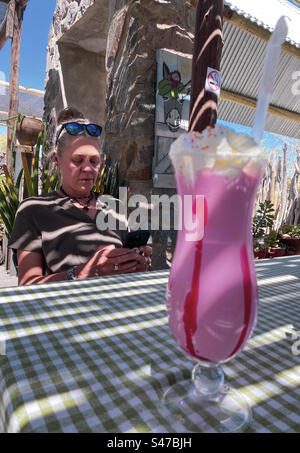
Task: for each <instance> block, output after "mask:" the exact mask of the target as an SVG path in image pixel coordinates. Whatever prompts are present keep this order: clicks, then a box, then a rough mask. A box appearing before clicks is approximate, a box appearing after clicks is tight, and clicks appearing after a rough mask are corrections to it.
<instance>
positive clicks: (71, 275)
mask: <svg viewBox="0 0 300 453" xmlns="http://www.w3.org/2000/svg"><path fill="white" fill-rule="evenodd" d="M76 267H77V266H73V267H71V269H69V270H68V271H67V280H77V277H76V275H75V272H74V271H75V269H76Z"/></svg>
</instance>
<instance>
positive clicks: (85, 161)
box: [55, 135, 100, 195]
mask: <svg viewBox="0 0 300 453" xmlns="http://www.w3.org/2000/svg"><path fill="white" fill-rule="evenodd" d="M55 162H56V163H57V165H58V166H59V168H60V171H61V176H62V179H63V186H64V190H65V191H66V192H68V191H69V192H70V193H71V194H75V193H77V194H78V195H83V194H87V193H89V192H90V191H91V190H92V188H93V186H94V184H95V181H96V178H97V175H98V173H99V169H100V150H99V142H98V140H96V139H95V138H92V137H86V136H83V135H80V136H76V137H71V136H68V137H67V140H66V146H65V147H64V150H63V152H62V155H61V156H58V155H57V154H55Z"/></svg>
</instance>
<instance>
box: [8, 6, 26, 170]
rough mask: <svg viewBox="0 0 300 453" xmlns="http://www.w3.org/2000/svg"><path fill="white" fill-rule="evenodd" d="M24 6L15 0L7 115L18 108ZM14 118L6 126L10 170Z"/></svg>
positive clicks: (13, 113) (15, 113)
mask: <svg viewBox="0 0 300 453" xmlns="http://www.w3.org/2000/svg"><path fill="white" fill-rule="evenodd" d="M12 1H13V2H15V0H12ZM24 10H25V6H24V5H23V3H22V2H19V1H18V2H16V7H15V13H14V25H13V37H12V44H11V59H10V90H9V106H8V117H9V118H10V117H13V116H16V115H17V114H18V109H19V72H20V45H21V32H22V22H23V14H24ZM14 123H15V121H14V120H11V121H9V123H8V127H7V149H6V163H7V166H8V168H9V169H10V170H11V164H12V156H11V152H10V148H11V144H12V139H13V127H14Z"/></svg>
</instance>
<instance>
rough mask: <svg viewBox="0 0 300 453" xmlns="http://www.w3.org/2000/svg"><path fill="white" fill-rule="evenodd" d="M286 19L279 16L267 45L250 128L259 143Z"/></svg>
mask: <svg viewBox="0 0 300 453" xmlns="http://www.w3.org/2000/svg"><path fill="white" fill-rule="evenodd" d="M288 21H290V19H289V18H288V17H287V16H281V17H280V19H279V20H278V22H277V24H276V26H275V29H274V31H273V33H272V36H271V38H270V40H269V42H268V45H267V50H266V56H265V60H264V67H263V71H262V76H261V80H260V86H259V93H258V102H257V107H256V113H255V119H254V125H253V129H252V137H253V139H254V140H255V142H256V143H257V144H259V143H260V141H261V138H262V134H263V132H264V127H265V122H266V117H267V112H268V107H269V103H270V101H271V96H272V93H273V87H274V82H275V76H276V72H277V67H278V64H279V57H280V50H281V44H282V43H283V42H284V41H285V40H286V37H287V34H288Z"/></svg>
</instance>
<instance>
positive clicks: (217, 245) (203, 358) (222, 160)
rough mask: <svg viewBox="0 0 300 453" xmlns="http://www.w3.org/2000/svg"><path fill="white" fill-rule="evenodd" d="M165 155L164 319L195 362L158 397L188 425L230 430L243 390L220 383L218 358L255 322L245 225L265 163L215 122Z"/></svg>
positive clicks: (242, 406) (250, 145)
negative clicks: (173, 212)
mask: <svg viewBox="0 0 300 453" xmlns="http://www.w3.org/2000/svg"><path fill="white" fill-rule="evenodd" d="M170 158H171V161H172V164H173V167H174V171H175V178H176V186H177V193H178V195H179V196H180V199H181V202H182V203H181V206H182V208H181V209H180V212H179V219H178V220H179V225H180V228H179V231H178V237H177V243H176V249H175V254H174V258H173V261H172V267H171V271H170V277H169V282H168V289H167V310H168V317H169V325H170V328H171V331H172V333H173V335H174V337H175V339H176V342H177V343H178V345H179V346H180V347H181V348H182V349H183V350H184V351H185V352H186V353H187V354H188V355H189V356H190V357H192V358H194V359H196V360H197V362H198V363H197V365H196V366H195V368H194V370H193V373H192V380H191V381H190V382H189V383H188V382H184V383H179V384H177V385H175V386H173V387H171V388H170V389H168V391H167V392H166V393H165V395H164V398H163V402H164V405H165V406H166V407H167V408H168V409H170V410H171V412H173V413H174V415H175V416H176V420H181V421H183V422H184V424H185V425H186V427H187V429H188V430H190V431H210V430H216V431H221V432H226V431H230V432H232V431H237V430H240V429H241V428H243V427H244V426H245V424H247V423H248V422H249V420H250V417H251V411H250V408H249V406H248V404H247V401H246V400H245V398H244V397H243V395H241V394H240V393H238V392H236V391H234V390H233V389H231V388H230V387H228V386H227V385H224V375H223V372H222V368H221V364H223V363H225V362H227V361H229V360H230V359H232V358H233V357H234V356H235V355H236V354H238V353H239V352H240V351H241V350H242V348H243V347H244V345H245V343H246V342H247V340H248V338H249V337H250V335H251V333H252V331H253V328H254V326H255V323H256V317H257V305H258V291H257V282H256V273H255V268H254V260H253V249H252V231H251V224H252V213H253V208H254V203H255V198H256V193H257V189H258V186H259V184H260V181H261V178H262V176H263V173H264V167H265V161H264V159H262V156H261V149H260V148H259V147H258V146H257V145H256V144H255V142H254V141H253V140H252V139H251V138H250V137H248V136H245V135H236V134H234V133H233V132H232V131H231V130H229V129H226V128H223V127H220V126H217V127H215V128H214V129H212V128H208V129H206V130H205V131H204V132H203V133H202V134H198V133H189V134H183V135H182V136H180V137H179V138H178V139H177V140H176V142H174V143H173V145H172V147H171V151H170ZM189 200H192V203H187V202H188V201H189ZM190 206H191V207H192V208H191V209H187V208H189V207H190ZM208 420H210V422H209V421H208ZM212 420H213V421H212Z"/></svg>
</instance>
